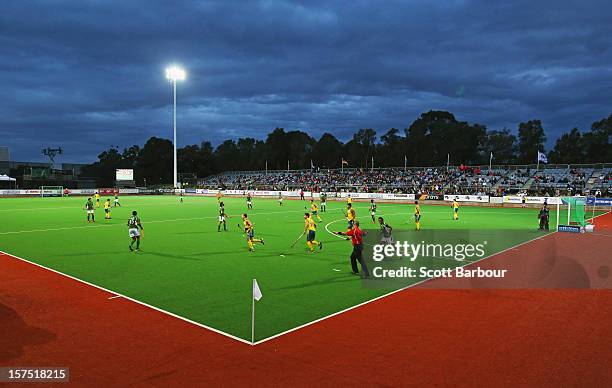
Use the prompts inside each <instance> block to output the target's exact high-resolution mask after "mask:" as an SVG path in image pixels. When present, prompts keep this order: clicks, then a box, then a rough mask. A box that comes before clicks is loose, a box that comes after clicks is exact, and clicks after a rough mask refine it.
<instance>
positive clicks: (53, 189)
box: [40, 186, 64, 197]
mask: <svg viewBox="0 0 612 388" xmlns="http://www.w3.org/2000/svg"><path fill="white" fill-rule="evenodd" d="M63 195H64V188H63V187H62V186H40V196H41V197H61V196H63Z"/></svg>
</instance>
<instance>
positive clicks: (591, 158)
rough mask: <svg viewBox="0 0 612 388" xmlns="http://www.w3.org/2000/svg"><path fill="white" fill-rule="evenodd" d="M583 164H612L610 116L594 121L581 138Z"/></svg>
mask: <svg viewBox="0 0 612 388" xmlns="http://www.w3.org/2000/svg"><path fill="white" fill-rule="evenodd" d="M582 140H583V147H584V153H585V160H584V161H585V162H589V163H600V162H607V163H610V162H612V114H611V115H610V116H608V117H607V118H605V119H602V120H600V121H596V122H594V123H593V124H592V125H591V130H590V131H589V132H587V133H585V134H584V136H583V137H582Z"/></svg>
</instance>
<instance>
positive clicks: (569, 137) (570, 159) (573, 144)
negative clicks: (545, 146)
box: [548, 128, 584, 164]
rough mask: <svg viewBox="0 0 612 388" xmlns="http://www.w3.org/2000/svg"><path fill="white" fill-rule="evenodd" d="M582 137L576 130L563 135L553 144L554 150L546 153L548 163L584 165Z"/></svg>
mask: <svg viewBox="0 0 612 388" xmlns="http://www.w3.org/2000/svg"><path fill="white" fill-rule="evenodd" d="M582 145H583V144H582V135H581V134H580V131H578V128H573V129H572V130H571V131H570V132H568V133H564V134H563V135H561V137H559V138H558V139H557V141H556V142H555V146H554V148H553V149H552V150H551V151H550V152H549V153H548V161H549V162H550V163H568V164H569V163H584V149H583V147H582Z"/></svg>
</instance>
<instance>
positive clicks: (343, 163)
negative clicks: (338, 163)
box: [342, 158, 348, 166]
mask: <svg viewBox="0 0 612 388" xmlns="http://www.w3.org/2000/svg"><path fill="white" fill-rule="evenodd" d="M345 164H346V165H347V166H348V162H347V161H346V160H344V158H342V165H343V166H344V165H345Z"/></svg>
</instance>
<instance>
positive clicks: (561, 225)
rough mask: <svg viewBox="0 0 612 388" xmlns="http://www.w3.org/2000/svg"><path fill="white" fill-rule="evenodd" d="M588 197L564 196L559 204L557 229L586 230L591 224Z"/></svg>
mask: <svg viewBox="0 0 612 388" xmlns="http://www.w3.org/2000/svg"><path fill="white" fill-rule="evenodd" d="M586 206H587V200H586V197H563V198H561V203H558V204H557V231H573V230H574V229H576V228H577V230H578V231H580V230H584V229H585V227H586V226H587V225H589V222H588V219H587V212H586Z"/></svg>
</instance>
